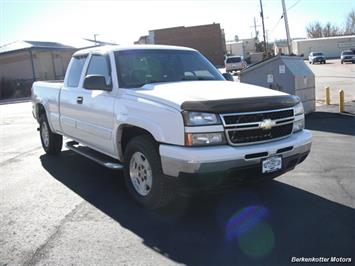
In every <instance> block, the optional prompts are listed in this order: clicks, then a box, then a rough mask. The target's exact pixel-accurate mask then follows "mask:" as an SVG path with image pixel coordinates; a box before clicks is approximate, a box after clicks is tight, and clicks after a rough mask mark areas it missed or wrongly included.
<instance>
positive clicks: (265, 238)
mask: <svg viewBox="0 0 355 266" xmlns="http://www.w3.org/2000/svg"><path fill="white" fill-rule="evenodd" d="M268 215H269V212H268V210H267V209H266V208H265V207H263V206H258V205H254V206H248V207H245V208H243V209H242V210H241V211H239V212H238V213H237V214H235V215H234V216H232V217H231V218H230V219H229V221H228V223H227V225H226V231H225V232H226V238H227V240H228V241H233V240H237V241H238V244H239V247H240V249H241V250H242V251H243V253H244V254H246V255H248V256H249V257H254V258H261V257H264V256H266V255H267V254H269V253H270V252H271V250H272V249H273V248H274V244H275V237H274V233H273V231H272V228H271V227H270V225H269V224H268V223H267V222H266V221H265V219H266V218H267V217H268Z"/></svg>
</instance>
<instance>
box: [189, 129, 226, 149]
mask: <svg viewBox="0 0 355 266" xmlns="http://www.w3.org/2000/svg"><path fill="white" fill-rule="evenodd" d="M185 143H186V146H205V145H220V144H225V143H226V140H225V137H224V133H223V132H215V133H186V137H185Z"/></svg>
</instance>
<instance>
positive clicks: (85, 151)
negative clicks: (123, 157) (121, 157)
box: [65, 141, 123, 170]
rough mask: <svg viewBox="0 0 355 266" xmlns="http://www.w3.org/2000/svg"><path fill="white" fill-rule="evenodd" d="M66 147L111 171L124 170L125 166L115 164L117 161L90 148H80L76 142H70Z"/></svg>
mask: <svg viewBox="0 0 355 266" xmlns="http://www.w3.org/2000/svg"><path fill="white" fill-rule="evenodd" d="M65 147H67V148H68V149H69V150H71V151H73V152H76V153H78V154H80V155H82V156H84V157H86V158H88V159H90V160H93V161H95V162H97V163H98V164H101V165H103V166H105V167H107V168H109V169H113V170H119V169H123V165H122V164H120V163H119V162H115V159H113V158H111V157H109V156H106V155H104V154H102V153H99V152H97V151H94V150H92V149H90V148H88V147H85V146H80V145H79V143H78V142H76V141H69V142H67V143H65Z"/></svg>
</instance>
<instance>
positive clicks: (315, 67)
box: [305, 59, 355, 104]
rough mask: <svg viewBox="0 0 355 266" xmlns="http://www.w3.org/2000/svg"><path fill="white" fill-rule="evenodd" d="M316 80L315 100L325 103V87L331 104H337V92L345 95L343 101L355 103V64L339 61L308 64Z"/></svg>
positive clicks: (332, 60)
mask: <svg viewBox="0 0 355 266" xmlns="http://www.w3.org/2000/svg"><path fill="white" fill-rule="evenodd" d="M305 63H306V64H307V65H308V66H309V68H310V69H311V70H312V72H313V73H314V75H315V79H316V99H317V100H318V102H321V103H324V102H325V87H329V88H330V96H331V103H332V104H339V90H343V91H344V93H345V101H346V102H351V101H355V64H352V63H344V64H341V63H340V59H331V60H327V63H326V64H309V63H308V61H307V60H306V61H305Z"/></svg>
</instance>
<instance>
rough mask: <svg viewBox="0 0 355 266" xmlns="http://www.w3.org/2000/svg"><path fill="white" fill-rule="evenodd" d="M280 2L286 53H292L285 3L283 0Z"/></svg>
mask: <svg viewBox="0 0 355 266" xmlns="http://www.w3.org/2000/svg"><path fill="white" fill-rule="evenodd" d="M281 2H282V10H283V17H284V20H285V28H286V36H287V47H288V54H291V53H292V43H291V37H290V29H289V27H288V19H287V10H286V5H285V0H281Z"/></svg>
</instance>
